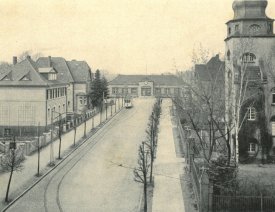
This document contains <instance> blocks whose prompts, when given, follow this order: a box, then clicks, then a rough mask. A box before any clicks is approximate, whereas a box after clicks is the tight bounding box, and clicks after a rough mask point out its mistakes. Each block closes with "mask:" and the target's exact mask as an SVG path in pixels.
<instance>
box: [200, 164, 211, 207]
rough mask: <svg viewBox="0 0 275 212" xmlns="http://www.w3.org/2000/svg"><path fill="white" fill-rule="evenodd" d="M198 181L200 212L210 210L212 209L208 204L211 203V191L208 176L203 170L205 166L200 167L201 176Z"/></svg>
mask: <svg viewBox="0 0 275 212" xmlns="http://www.w3.org/2000/svg"><path fill="white" fill-rule="evenodd" d="M199 182H200V203H199V204H200V207H199V209H200V212H210V211H212V210H209V209H210V207H209V206H210V204H211V205H212V201H211V197H210V196H212V195H210V194H211V193H212V192H211V191H210V190H211V189H210V188H211V186H210V185H209V178H208V175H207V173H206V171H205V168H204V167H203V168H202V173H201V178H200V180H199Z"/></svg>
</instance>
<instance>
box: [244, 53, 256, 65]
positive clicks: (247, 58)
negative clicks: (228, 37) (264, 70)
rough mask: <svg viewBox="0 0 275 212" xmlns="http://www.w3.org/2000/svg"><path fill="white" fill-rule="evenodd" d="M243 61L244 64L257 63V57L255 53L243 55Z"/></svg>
mask: <svg viewBox="0 0 275 212" xmlns="http://www.w3.org/2000/svg"><path fill="white" fill-rule="evenodd" d="M241 60H242V61H243V62H244V63H255V60H256V56H255V55H254V54H253V53H250V52H247V53H244V54H243V56H242V58H241Z"/></svg>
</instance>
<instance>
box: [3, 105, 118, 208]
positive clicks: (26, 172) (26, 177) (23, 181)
mask: <svg viewBox="0 0 275 212" xmlns="http://www.w3.org/2000/svg"><path fill="white" fill-rule="evenodd" d="M114 108H115V107H114V106H113V115H114V114H115V110H114ZM117 111H119V107H118V105H117ZM110 116H111V109H110V108H108V118H109V117H110ZM105 120H106V113H105V111H104V113H103V114H102V121H105ZM99 124H100V113H98V114H96V115H95V117H94V127H97V126H98V125H99ZM92 126H93V118H91V119H89V120H87V122H86V131H87V134H88V132H89V131H90V130H91V129H92ZM83 135H84V123H82V124H81V125H79V126H78V127H77V130H76V143H77V142H78V141H80V139H82V137H83ZM73 137H74V130H71V131H69V132H67V133H66V134H64V135H63V136H62V146H61V157H62V154H63V153H65V152H67V151H69V150H70V148H73V147H72V145H73ZM50 146H51V145H47V146H46V147H44V148H43V149H41V152H40V167H41V169H40V170H41V172H40V173H41V174H42V175H43V174H44V173H45V172H46V171H47V170H48V169H49V168H46V167H47V165H48V163H49V162H50ZM58 146H59V140H58V139H57V140H55V141H54V142H53V149H54V158H57V157H58ZM25 158H26V160H25V161H24V163H23V166H24V169H23V170H22V171H21V172H14V174H13V178H12V182H11V188H10V195H9V196H10V199H14V198H15V197H16V196H18V195H19V194H20V193H21V192H22V191H23V190H24V189H26V186H27V187H28V186H29V185H30V184H31V183H32V181H34V180H35V179H38V178H37V177H34V176H35V175H36V173H37V153H34V154H32V155H31V156H25ZM8 178H9V173H4V174H1V175H0V202H1V203H0V210H1V207H3V205H2V202H3V200H4V198H5V194H6V188H7V183H8Z"/></svg>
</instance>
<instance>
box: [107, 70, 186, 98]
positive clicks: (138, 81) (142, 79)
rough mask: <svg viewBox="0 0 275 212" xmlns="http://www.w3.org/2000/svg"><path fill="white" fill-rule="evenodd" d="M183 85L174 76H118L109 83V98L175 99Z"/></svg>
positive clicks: (179, 94)
mask: <svg viewBox="0 0 275 212" xmlns="http://www.w3.org/2000/svg"><path fill="white" fill-rule="evenodd" d="M182 87H183V84H182V82H181V80H180V79H179V78H177V77H176V76H174V75H164V74H162V75H118V76H117V77H116V78H115V79H114V80H112V81H111V82H109V90H110V97H124V96H132V97H163V98H164V97H176V96H181V92H182Z"/></svg>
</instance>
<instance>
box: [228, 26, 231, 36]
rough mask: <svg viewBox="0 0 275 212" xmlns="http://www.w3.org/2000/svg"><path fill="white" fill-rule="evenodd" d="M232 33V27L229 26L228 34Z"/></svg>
mask: <svg viewBox="0 0 275 212" xmlns="http://www.w3.org/2000/svg"><path fill="white" fill-rule="evenodd" d="M230 34H231V28H230V27H228V35H230Z"/></svg>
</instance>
